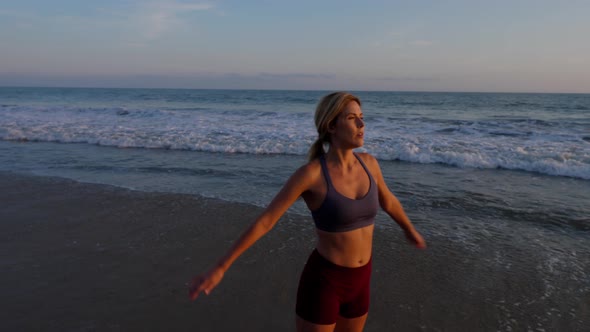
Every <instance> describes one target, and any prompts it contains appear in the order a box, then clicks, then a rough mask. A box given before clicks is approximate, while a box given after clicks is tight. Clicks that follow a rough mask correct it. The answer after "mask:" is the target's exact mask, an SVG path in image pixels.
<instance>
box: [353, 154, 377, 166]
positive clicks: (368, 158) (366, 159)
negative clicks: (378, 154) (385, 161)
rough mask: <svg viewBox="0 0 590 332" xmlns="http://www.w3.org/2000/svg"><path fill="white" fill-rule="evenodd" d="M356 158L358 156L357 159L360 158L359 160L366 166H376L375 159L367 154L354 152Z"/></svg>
mask: <svg viewBox="0 0 590 332" xmlns="http://www.w3.org/2000/svg"><path fill="white" fill-rule="evenodd" d="M355 153H356V155H357V156H359V158H361V160H362V161H363V162H364V163H365V164H367V166H368V165H369V164H371V165H377V164H378V162H377V158H375V157H373V155H371V154H370V153H368V152H355Z"/></svg>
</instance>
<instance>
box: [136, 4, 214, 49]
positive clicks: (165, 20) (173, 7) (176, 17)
mask: <svg viewBox="0 0 590 332" xmlns="http://www.w3.org/2000/svg"><path fill="white" fill-rule="evenodd" d="M212 8H213V5H211V4H208V3H186V2H178V1H153V2H148V3H145V4H143V3H142V4H141V7H139V9H138V10H137V12H136V13H135V14H133V15H132V19H133V20H134V21H136V22H137V24H138V26H139V27H140V29H141V31H142V33H143V36H144V38H145V39H147V40H155V39H158V38H160V37H161V36H162V35H163V34H164V33H166V32H167V31H169V30H172V29H173V28H174V27H177V26H179V25H181V24H183V21H182V19H181V17H180V16H182V15H183V14H186V13H190V12H195V11H203V10H209V9H212Z"/></svg>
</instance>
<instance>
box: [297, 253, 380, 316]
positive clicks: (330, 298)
mask: <svg viewBox="0 0 590 332" xmlns="http://www.w3.org/2000/svg"><path fill="white" fill-rule="evenodd" d="M371 263H372V260H370V261H369V262H368V263H367V264H365V265H363V266H361V267H344V266H339V265H336V264H334V263H332V262H330V261H329V260H327V259H325V258H324V257H322V256H321V255H320V254H319V253H318V251H317V249H316V250H314V251H313V252H312V253H311V255H310V256H309V259H308V260H307V264H305V267H304V268H303V272H302V273H301V279H300V280H299V289H298V290H297V306H296V309H295V312H296V313H297V315H298V316H299V317H301V318H303V319H304V320H306V321H308V322H311V323H314V324H327V325H329V324H334V323H336V319H337V318H338V316H341V317H344V318H356V317H360V316H362V315H364V314H366V313H367V312H368V311H369V293H370V280H371Z"/></svg>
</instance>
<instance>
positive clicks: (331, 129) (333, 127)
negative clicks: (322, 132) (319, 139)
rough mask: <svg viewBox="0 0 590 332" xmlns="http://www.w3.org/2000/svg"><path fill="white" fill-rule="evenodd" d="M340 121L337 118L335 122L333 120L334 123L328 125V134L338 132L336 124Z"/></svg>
mask: <svg viewBox="0 0 590 332" xmlns="http://www.w3.org/2000/svg"><path fill="white" fill-rule="evenodd" d="M337 121H338V118H335V119H334V120H332V122H330V123H329V124H328V132H329V133H330V134H333V133H335V132H336V122H337Z"/></svg>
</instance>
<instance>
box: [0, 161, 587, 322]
mask: <svg viewBox="0 0 590 332" xmlns="http://www.w3.org/2000/svg"><path fill="white" fill-rule="evenodd" d="M0 204H1V206H2V208H1V209H0V253H1V254H0V258H1V259H0V266H1V267H2V271H3V273H2V274H0V285H2V294H3V296H2V297H1V299H0V305H1V309H2V310H0V312H1V313H0V318H3V321H4V322H5V323H4V327H5V328H6V329H7V330H18V331H33V330H43V331H91V330H100V331H103V330H105V331H130V330H142V331H143V330H145V331H161V330H175V331H188V330H195V329H196V330H199V331H231V330H241V331H291V330H294V320H295V313H294V308H295V296H296V290H297V289H296V288H297V283H298V280H299V274H300V273H301V271H302V269H303V266H304V264H305V261H306V260H307V257H308V255H309V254H310V252H311V251H312V250H313V247H314V244H315V234H314V228H313V222H311V218H310V217H305V216H300V215H296V214H290V213H287V214H286V215H285V216H283V218H282V219H281V220H280V221H279V222H278V223H277V225H276V226H275V228H274V229H273V230H271V232H270V233H269V234H267V235H266V236H265V237H263V238H262V239H261V240H259V241H258V242H257V243H256V244H255V245H254V246H253V247H252V248H250V249H249V250H248V251H246V252H245V253H244V254H243V255H242V256H241V257H240V258H239V259H238V260H237V261H236V262H235V264H234V265H233V266H232V267H231V268H230V270H229V271H228V272H227V273H226V275H225V278H224V280H223V281H222V282H221V284H220V285H218V287H217V288H216V289H215V290H214V291H213V292H212V294H211V295H209V296H203V295H201V296H200V297H199V298H198V299H197V300H196V301H194V302H190V300H189V299H188V287H187V283H188V282H189V281H190V279H191V278H192V277H193V276H195V275H196V274H199V273H202V272H204V271H205V270H206V269H207V268H208V267H209V266H210V265H211V264H213V263H214V261H215V260H216V259H217V258H218V257H220V256H221V255H223V254H224V253H225V250H227V249H228V248H229V247H230V246H231V244H232V243H233V241H235V240H236V239H237V238H238V236H239V234H241V232H242V231H243V230H245V229H246V227H247V226H248V225H249V224H250V223H251V222H252V221H253V220H254V218H255V217H256V216H257V215H258V214H259V213H260V212H261V211H262V209H261V208H258V207H256V206H252V205H248V204H242V203H233V202H227V201H222V200H217V199H211V198H203V197H198V196H194V195H186V194H166V193H154V192H141V191H133V190H129V189H123V188H118V187H114V186H109V185H101V184H89V183H80V182H75V181H73V180H67V179H62V178H53V177H38V176H29V175H18V174H15V173H10V172H0ZM427 243H428V245H429V248H428V249H427V250H417V249H415V248H413V247H412V246H410V245H408V244H407V243H406V242H405V240H404V238H403V234H402V232H401V231H395V230H394V231H392V230H386V229H379V228H377V229H376V231H375V239H374V252H373V258H374V270H373V277H372V278H373V279H372V289H371V296H372V300H371V309H370V311H369V319H368V321H367V325H366V328H365V331H389V330H397V331H416V330H419V331H455V330H483V331H492V330H493V331H496V330H509V329H513V330H526V329H533V330H534V329H536V328H545V329H550V330H571V331H577V330H582V329H583V327H584V326H587V325H586V324H587V323H589V321H590V318H589V317H590V315H589V313H590V305H589V304H587V303H584V302H583V301H582V300H580V299H573V300H572V299H569V300H568V299H566V298H564V296H562V295H567V294H568V293H570V294H571V292H574V291H575V289H570V288H568V287H569V284H568V285H566V286H568V287H564V288H563V289H561V288H560V286H561V285H555V286H552V287H553V288H547V285H546V284H545V283H544V282H545V281H544V280H539V279H535V278H534V277H533V278H531V272H534V267H535V266H536V265H535V264H537V263H536V262H535V257H530V256H529V253H528V252H524V251H523V250H522V249H520V248H519V247H518V244H517V243H516V244H514V246H513V247H510V248H502V250H506V251H507V253H508V255H509V257H511V259H512V260H511V261H509V262H508V263H510V264H507V265H506V268H505V270H502V269H500V268H498V267H493V266H490V265H489V264H486V262H485V261H484V260H482V257H480V256H478V255H477V253H476V254H474V253H473V252H470V251H469V250H467V249H466V248H463V247H461V246H460V245H459V244H457V243H454V242H452V241H449V240H448V239H447V238H445V237H444V236H436V235H433V236H431V237H430V238H428V239H427ZM493 245H494V244H493V243H482V244H481V246H482V251H484V250H486V249H495V248H493ZM529 261H530V262H529ZM512 263H513V264H512ZM581 264H585V262H584V261H582V263H581ZM511 265H514V266H515V267H511ZM517 265H518V266H517ZM555 268H560V266H558V265H557V266H555ZM572 287H573V286H572ZM548 291H549V293H547V292H548ZM551 291H552V292H553V293H551ZM543 292H545V295H543ZM537 294H540V295H539V296H537ZM584 294H590V288H589V290H587V291H586V293H583V294H579V295H578V296H579V297H580V298H581V299H583V298H584V296H585V295H584ZM523 295H524V296H523ZM531 295H534V296H536V297H535V298H529V299H528V300H527V299H525V297H526V296H531Z"/></svg>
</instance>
